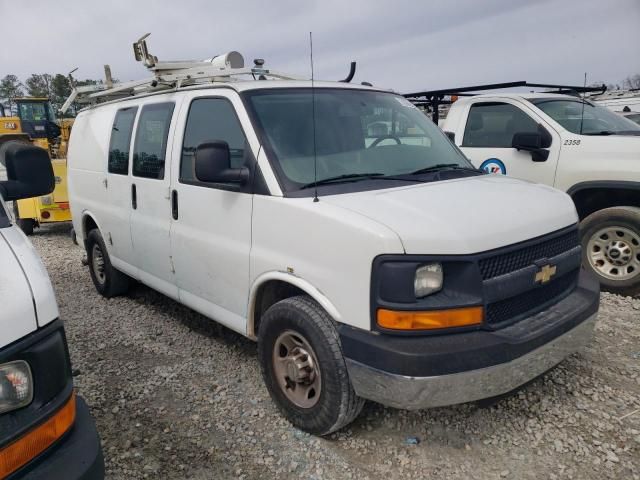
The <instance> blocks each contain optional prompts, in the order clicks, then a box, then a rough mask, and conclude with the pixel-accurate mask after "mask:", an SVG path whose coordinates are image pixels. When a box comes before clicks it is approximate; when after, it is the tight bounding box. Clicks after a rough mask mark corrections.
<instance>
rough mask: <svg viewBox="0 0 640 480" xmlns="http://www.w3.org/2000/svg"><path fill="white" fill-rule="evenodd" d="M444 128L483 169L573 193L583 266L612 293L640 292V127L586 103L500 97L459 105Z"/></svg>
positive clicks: (569, 98)
mask: <svg viewBox="0 0 640 480" xmlns="http://www.w3.org/2000/svg"><path fill="white" fill-rule="evenodd" d="M441 127H442V129H443V130H444V131H445V132H447V133H448V135H449V137H450V138H452V139H453V141H454V143H455V144H456V145H457V146H458V147H459V148H460V149H461V150H462V151H463V152H464V154H465V156H466V157H467V158H469V159H470V160H471V162H472V163H473V164H474V165H475V166H476V167H478V168H480V169H483V170H485V171H487V172H489V173H494V174H502V175H509V176H512V177H516V178H520V179H523V180H529V181H532V182H536V183H544V184H547V185H551V186H554V187H556V188H558V189H560V190H562V191H565V192H567V193H568V194H569V195H570V196H571V197H572V198H573V201H574V203H575V205H576V209H577V211H578V215H579V217H580V235H581V242H582V247H583V263H584V264H585V265H586V266H588V267H589V268H591V269H593V271H595V273H597V274H598V276H599V278H600V283H601V285H602V287H603V288H604V289H605V290H609V291H612V292H615V293H620V294H628V295H635V294H638V293H639V292H640V125H637V124H636V123H634V122H632V121H630V120H628V119H626V118H624V117H622V116H620V115H617V114H615V113H613V112H612V111H610V110H609V109H607V108H605V107H602V106H598V105H595V104H593V103H591V102H589V101H583V100H582V99H581V98H579V97H574V96H570V95H558V94H550V93H517V94H514V93H509V94H503V93H500V94H483V95H474V96H470V97H466V98H462V99H460V100H458V101H455V102H454V103H453V104H452V105H451V109H450V110H449V113H448V115H447V118H446V120H445V121H444V122H443V123H442V124H441ZM496 207H497V206H496V205H486V210H485V212H486V215H492V214H493V212H495V208H496Z"/></svg>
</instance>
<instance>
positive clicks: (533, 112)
mask: <svg viewBox="0 0 640 480" xmlns="http://www.w3.org/2000/svg"><path fill="white" fill-rule="evenodd" d="M483 103H504V104H507V105H511V106H513V107H514V108H518V109H520V110H521V111H522V112H523V113H524V114H525V115H528V116H529V117H531V119H532V120H534V121H535V122H536V123H539V124H540V125H542V128H544V129H545V130H546V131H547V133H549V135H550V136H551V145H550V146H549V147H547V148H548V149H553V148H555V147H556V145H555V143H556V141H560V139H561V138H562V134H561V132H562V130H563V129H562V127H560V126H559V125H558V126H556V123H555V122H553V121H549V120H552V119H549V118H547V116H546V115H544V112H542V111H538V109H536V108H533V107H535V105H533V104H531V103H530V102H529V100H527V99H526V98H523V99H522V100H520V99H512V98H503V97H483V98H478V99H477V100H475V101H472V102H470V103H469V104H468V105H466V106H465V112H464V114H463V118H462V119H463V121H464V126H463V128H462V138H461V139H460V145H459V147H460V148H475V149H480V148H492V149H505V148H510V149H513V147H474V146H465V145H464V143H463V142H464V133H465V132H466V129H467V122H468V121H469V114H470V113H471V108H473V106H474V105H479V104H483ZM557 127H560V128H557Z"/></svg>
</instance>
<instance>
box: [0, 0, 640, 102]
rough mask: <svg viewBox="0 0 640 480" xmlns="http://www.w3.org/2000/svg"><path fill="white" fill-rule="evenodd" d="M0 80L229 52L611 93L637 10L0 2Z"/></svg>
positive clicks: (637, 34) (612, 0) (282, 1)
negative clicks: (601, 85) (140, 57)
mask: <svg viewBox="0 0 640 480" xmlns="http://www.w3.org/2000/svg"><path fill="white" fill-rule="evenodd" d="M0 19H1V21H0V23H1V25H2V38H3V41H2V47H0V77H3V76H4V75H6V74H9V73H12V74H15V75H17V76H18V77H20V78H21V79H22V80H25V79H26V78H27V77H28V76H29V75H30V74H31V73H44V72H46V73H65V74H66V73H67V72H69V71H70V70H72V69H73V68H76V67H78V71H77V72H76V74H75V75H76V78H81V79H84V78H103V75H104V73H103V65H104V64H105V63H106V64H109V65H110V66H111V71H112V74H113V77H114V78H117V79H119V80H122V81H124V80H135V79H139V78H144V77H147V76H149V75H148V72H147V71H146V69H145V68H144V67H143V66H142V64H140V63H137V62H136V61H135V60H134V57H133V53H132V46H131V45H132V43H133V42H134V41H135V40H137V39H138V38H139V37H140V36H142V35H143V34H145V33H148V32H151V36H150V37H149V39H148V45H149V49H150V51H151V53H153V54H154V55H156V56H158V58H159V59H160V60H161V61H162V60H185V59H204V58H210V57H212V56H215V55H217V54H221V53H224V52H228V51H231V50H237V51H239V52H240V53H242V54H243V56H244V57H245V62H246V64H247V65H251V64H252V63H253V62H252V60H253V59H254V58H264V59H265V60H266V63H265V67H267V68H272V69H274V70H278V71H284V72H288V73H292V74H296V75H300V76H304V77H307V78H309V77H310V66H309V32H310V31H312V32H313V46H314V67H315V78H316V79H318V80H338V79H341V78H344V77H345V76H346V75H347V73H348V70H349V62H351V61H352V60H355V61H356V62H357V64H358V66H357V73H356V76H355V79H354V82H360V81H368V82H371V83H373V84H374V85H376V86H380V87H384V88H391V89H393V90H395V91H398V92H405V93H406V92H412V91H416V90H426V89H429V90H431V89H441V88H453V87H462V86H467V85H477V84H482V83H494V82H507V81H516V80H527V81H530V82H539V83H562V84H570V85H581V84H582V83H583V81H584V74H585V72H586V73H587V81H588V82H589V83H592V82H595V81H605V82H607V83H609V82H611V83H614V82H615V83H617V82H620V81H621V80H622V79H624V78H625V77H627V76H628V75H631V74H636V73H640V0H604V1H603V0H449V1H440V0H413V1H410V0H391V1H390V0H387V1H384V2H383V1H378V0H321V1H320V0H262V1H261V0H233V1H229V0H208V1H207V0H181V1H180V0H178V1H172V2H167V1H149V0H126V1H125V0H109V1H108V2H105V1H104V0H103V1H101V2H98V1H94V0H58V1H50V0H30V1H28V2H27V1H15V0H0Z"/></svg>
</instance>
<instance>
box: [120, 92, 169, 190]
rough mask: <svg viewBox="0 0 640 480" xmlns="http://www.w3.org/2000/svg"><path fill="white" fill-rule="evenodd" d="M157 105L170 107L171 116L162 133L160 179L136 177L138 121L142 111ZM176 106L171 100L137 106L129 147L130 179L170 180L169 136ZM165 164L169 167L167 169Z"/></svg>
mask: <svg viewBox="0 0 640 480" xmlns="http://www.w3.org/2000/svg"><path fill="white" fill-rule="evenodd" d="M157 105H171V106H172V109H171V115H170V116H169V122H168V123H167V125H166V129H165V131H164V138H165V146H164V159H163V161H164V165H163V172H162V177H160V178H158V177H146V176H142V175H136V173H135V170H134V169H135V152H136V143H137V141H138V133H139V128H140V120H141V119H142V114H143V113H144V109H145V108H147V107H153V106H157ZM176 106H177V103H176V101H175V100H173V99H171V100H169V99H167V100H164V99H163V101H160V102H149V103H143V104H141V105H139V107H140V108H139V110H138V114H137V116H136V121H135V131H136V134H135V137H134V138H133V143H132V145H131V155H130V158H131V162H130V163H131V169H130V173H131V177H132V178H137V179H145V180H157V181H166V180H167V179H170V178H171V162H170V155H171V145H172V135H171V126H172V124H173V123H174V119H175V117H176ZM167 164H168V165H169V166H168V167H167ZM167 173H169V175H168V176H167Z"/></svg>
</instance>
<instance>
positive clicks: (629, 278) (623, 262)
mask: <svg viewBox="0 0 640 480" xmlns="http://www.w3.org/2000/svg"><path fill="white" fill-rule="evenodd" d="M580 235H581V238H582V251H583V258H584V262H583V263H584V265H585V266H587V267H588V268H591V270H593V271H594V272H595V273H596V274H597V275H598V278H599V279H600V285H601V286H602V289H603V290H606V291H608V292H612V293H617V294H620V295H631V296H633V295H637V294H639V293H640V208H635V207H613V208H606V209H604V210H600V211H597V212H595V213H592V214H591V215H589V216H588V217H587V218H585V219H584V220H583V221H582V222H581V224H580Z"/></svg>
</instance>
